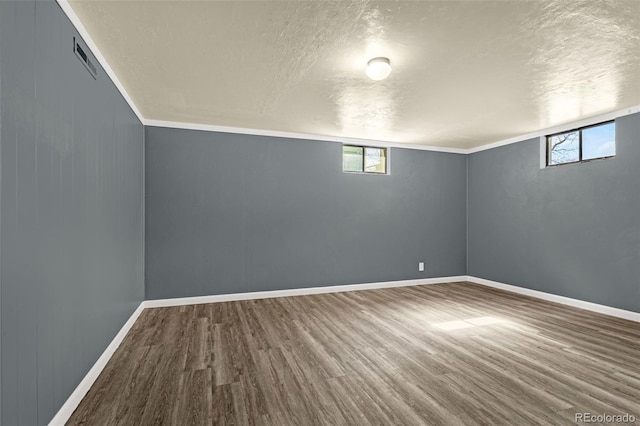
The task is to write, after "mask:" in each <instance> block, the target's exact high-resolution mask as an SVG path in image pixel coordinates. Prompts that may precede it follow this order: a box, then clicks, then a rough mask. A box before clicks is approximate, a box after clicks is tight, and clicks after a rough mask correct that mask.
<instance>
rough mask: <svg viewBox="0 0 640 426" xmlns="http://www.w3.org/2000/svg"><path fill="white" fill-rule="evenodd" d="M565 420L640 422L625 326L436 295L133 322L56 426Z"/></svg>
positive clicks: (159, 312)
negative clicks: (589, 417)
mask: <svg viewBox="0 0 640 426" xmlns="http://www.w3.org/2000/svg"><path fill="white" fill-rule="evenodd" d="M576 412H589V413H593V414H603V413H608V414H623V413H630V414H632V415H635V417H636V419H639V418H640V326H639V324H638V323H634V322H631V321H625V320H622V319H617V318H614V317H608V316H605V315H600V314H596V313H593V312H589V311H585V310H580V309H575V308H571V307H567V306H564V305H559V304H554V303H550V302H546V301H542V300H538V299H534V298H529V297H525V296H521V295H517V294H515V293H510V292H505V291H501V290H496V289H492V288H488V287H484V286H480V285H477V284H472V283H449V284H438V285H425V286H416V287H401V288H393V289H382V290H367V291H356V292H347V293H333V294H320V295H310V296H296V297H285V298H277V299H262V300H248V301H237V302H223V303H212V304H202V305H190V306H178V307H169V308H154V309H145V310H144V311H143V312H142V314H141V316H140V317H139V319H138V320H137V322H136V324H135V325H134V326H133V328H132V329H131V330H130V332H129V333H128V335H127V337H126V338H125V340H124V341H123V343H122V344H121V346H120V347H119V348H118V350H117V351H116V353H115V354H114V356H113V357H112V359H111V360H110V361H109V363H108V364H107V366H106V367H105V369H104V370H103V372H102V374H101V375H100V376H99V378H98V379H97V381H96V382H95V383H94V385H93V387H92V388H91V390H90V391H89V393H88V394H87V395H86V396H85V398H84V399H83V401H82V402H81V404H80V405H79V406H78V408H77V409H76V411H75V412H74V414H73V416H72V417H71V418H70V420H69V422H68V424H70V425H79V424H88V425H149V424H172V425H200V424H202V425H211V424H215V425H391V424H394V425H457V424H461V425H462V424H469V425H472V424H486V425H500V424H504V425H528V424H530V425H557V424H572V423H573V422H574V416H575V413H576ZM636 424H638V421H636Z"/></svg>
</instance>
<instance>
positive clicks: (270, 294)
mask: <svg viewBox="0 0 640 426" xmlns="http://www.w3.org/2000/svg"><path fill="white" fill-rule="evenodd" d="M467 278H468V277H466V276H455V277H439V278H424V279H419V280H402V281H384V282H377V283H366V284H347V285H334V286H326V287H307V288H297V289H289V290H272V291H256V292H250V293H234V294H219V295H215V296H199V297H180V298H173V299H156V300H146V301H144V302H143V305H144V307H145V308H160V307H166V306H182V305H199V304H201V303H219V302H233V301H236V300H254V299H271V298H275V297H289V296H307V295H310V294H323V293H341V292H345V291H360V290H374V289H380V288H394V287H409V286H416V285H428V284H444V283H454V282H462V281H466V280H467Z"/></svg>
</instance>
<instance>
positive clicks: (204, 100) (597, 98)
mask: <svg viewBox="0 0 640 426" xmlns="http://www.w3.org/2000/svg"><path fill="white" fill-rule="evenodd" d="M70 4H71V6H72V7H73V9H74V11H75V12H76V14H77V15H78V17H79V18H80V20H81V21H82V23H83V25H84V26H85V27H86V29H87V30H88V32H89V34H90V35H91V37H92V38H93V39H94V41H95V42H96V44H97V46H98V47H99V49H100V50H101V52H102V54H103V55H104V56H105V58H106V59H107V61H108V62H109V64H110V66H111V67H112V68H113V70H114V71H115V73H116V74H117V76H118V78H119V79H120V80H121V82H122V84H123V85H124V87H125V88H126V90H127V92H128V93H129V94H130V96H131V97H132V98H133V100H134V102H135V104H136V105H137V107H138V108H139V109H140V111H141V112H142V114H143V115H144V117H145V118H146V119H150V120H166V121H179V122H188V123H199V124H212V125H220V126H233V127H243V128H251V129H263V130H275V131H286V132H300V133H311V134H318V135H327V136H341V137H352V138H367V139H376V140H384V141H389V142H398V143H415V144H426V145H436V146H443V147H456V148H471V147H476V146H480V145H483V144H486V143H491V142H495V141H498V140H502V139H506V138H510V137H514V136H518V135H522V134H525V133H529V132H534V131H537V130H540V129H544V128H548V127H552V126H556V125H559V124H563V123H567V122H570V121H574V120H577V119H582V118H586V117H589V116H593V115H597V114H601V113H606V112H611V111H615V110H619V109H623V108H627V107H631V106H636V105H638V104H640V1H635V0H633V1H609V2H607V1H586V2H582V1H570V0H558V1H544V2H542V1H495V2H493V1H468V2H458V1H437V2H431V1H411V2H408V1H400V2H375V1H356V2H346V1H177V0H174V1H153V0H152V1H90V0H71V1H70ZM375 56H387V57H389V58H390V59H391V64H392V66H393V72H392V74H391V76H390V77H389V78H388V79H387V80H384V81H382V82H374V81H371V80H369V79H368V78H367V77H366V75H365V73H364V67H365V65H366V62H367V60H368V59H370V58H372V57H375Z"/></svg>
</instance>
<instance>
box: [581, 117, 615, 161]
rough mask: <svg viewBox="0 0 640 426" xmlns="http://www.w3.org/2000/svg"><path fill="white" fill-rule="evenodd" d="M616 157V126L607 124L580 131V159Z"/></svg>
mask: <svg viewBox="0 0 640 426" xmlns="http://www.w3.org/2000/svg"><path fill="white" fill-rule="evenodd" d="M614 155H616V126H615V123H607V124H603V125H602V126H594V127H589V128H586V129H584V130H583V131H582V159H583V160H591V159H593V158H603V157H611V156H614Z"/></svg>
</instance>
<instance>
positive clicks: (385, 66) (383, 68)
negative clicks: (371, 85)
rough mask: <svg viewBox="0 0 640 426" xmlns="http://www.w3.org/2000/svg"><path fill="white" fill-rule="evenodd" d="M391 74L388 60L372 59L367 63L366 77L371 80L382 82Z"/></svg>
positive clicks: (381, 58)
mask: <svg viewBox="0 0 640 426" xmlns="http://www.w3.org/2000/svg"><path fill="white" fill-rule="evenodd" d="M389 74H391V61H389V58H383V57H378V58H373V59H371V60H370V61H369V62H367V76H368V77H369V78H370V79H371V80H376V81H379V80H384V79H385V78H387V77H389Z"/></svg>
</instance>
